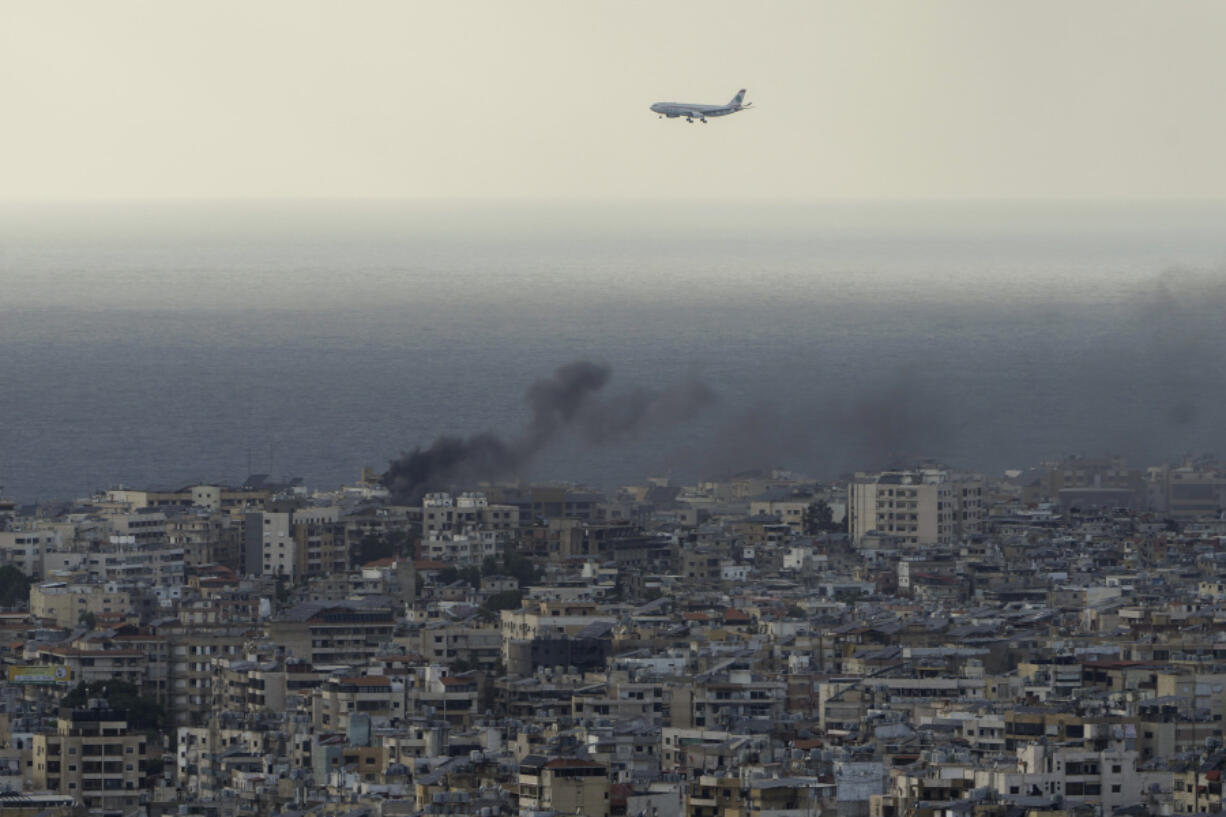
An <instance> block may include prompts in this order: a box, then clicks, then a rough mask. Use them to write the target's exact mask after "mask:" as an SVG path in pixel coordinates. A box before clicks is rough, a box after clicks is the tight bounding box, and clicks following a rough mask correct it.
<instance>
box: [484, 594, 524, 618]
mask: <svg viewBox="0 0 1226 817" xmlns="http://www.w3.org/2000/svg"><path fill="white" fill-rule="evenodd" d="M523 601H524V593H523V591H522V590H503V591H502V592H501V593H494V594H493V595H491V596H490V597H489V598H488V599H486V600H485V604H483V605H481V606H482V608H483V609H485V610H488V611H490V612H491V613H497V612H499V611H500V610H518V609H519V608H520V607H522V606H523Z"/></svg>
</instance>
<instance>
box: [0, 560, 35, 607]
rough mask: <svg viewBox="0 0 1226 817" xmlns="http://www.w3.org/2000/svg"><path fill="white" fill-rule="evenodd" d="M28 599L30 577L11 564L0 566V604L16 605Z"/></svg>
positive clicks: (27, 601)
mask: <svg viewBox="0 0 1226 817" xmlns="http://www.w3.org/2000/svg"><path fill="white" fill-rule="evenodd" d="M29 601H30V577H29V576H27V575H26V574H24V573H22V572H21V570H20V569H19V568H17V567H14V566H13V565H4V566H3V567H0V606H4V607H17V606H19V605H25V604H27V603H29Z"/></svg>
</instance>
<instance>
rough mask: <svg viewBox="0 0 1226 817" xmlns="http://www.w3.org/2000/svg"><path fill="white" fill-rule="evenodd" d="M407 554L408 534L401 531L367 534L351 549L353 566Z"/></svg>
mask: <svg viewBox="0 0 1226 817" xmlns="http://www.w3.org/2000/svg"><path fill="white" fill-rule="evenodd" d="M408 552H409V534H408V532H407V531H403V530H390V531H387V532H385V533H368V534H366V535H365V536H363V537H362V538H361V539H360V540H358V543H357V544H356V545H354V547H353V553H352V554H351V556H352V558H353V566H354V567H361V566H362V565H364V564H368V563H370V562H373V561H376V560H377V559H387V558H390V557H392V556H399V555H401V554H405V553H408Z"/></svg>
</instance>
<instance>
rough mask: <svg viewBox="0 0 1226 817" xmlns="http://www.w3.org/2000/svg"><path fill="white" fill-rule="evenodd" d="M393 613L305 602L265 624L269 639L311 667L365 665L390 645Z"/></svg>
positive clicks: (355, 604) (377, 607) (368, 606)
mask: <svg viewBox="0 0 1226 817" xmlns="http://www.w3.org/2000/svg"><path fill="white" fill-rule="evenodd" d="M394 627H395V619H394V617H393V615H392V610H391V608H389V607H385V606H383V605H381V604H378V603H371V602H365V601H337V602H304V603H303V604H299V605H298V606H297V607H294V608H292V609H291V610H288V611H286V613H285V615H284V616H282V617H281V618H279V619H277V620H274V621H270V622H269V623H268V637H269V638H271V639H272V640H273V641H275V642H276V643H278V644H283V645H284V646H285V649H286V650H287V651H288V652H289V653H290V654H291V655H293V656H295V657H296V658H300V659H302V660H304V661H310V662H311V663H312V664H357V663H365V662H366V661H368V660H369V659H370V658H371V657H373V656H374V655H375V654H376V653H377V652H378V651H379V650H380V648H382V647H383V646H384V645H385V644H387V643H388V642H389V641H391V638H392V631H393V629H394Z"/></svg>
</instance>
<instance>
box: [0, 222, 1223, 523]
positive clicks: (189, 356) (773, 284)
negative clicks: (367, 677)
mask: <svg viewBox="0 0 1226 817" xmlns="http://www.w3.org/2000/svg"><path fill="white" fill-rule="evenodd" d="M1223 216H1226V205H1223V204H1180V203H1170V204H1145V205H1140V204H1137V205H1126V204H1102V205H1097V204H1085V203H1082V204H1073V203H1059V204H1056V203H1053V204H1001V203H995V204H986V203H985V204H978V203H971V204H949V203H926V202H914V203H907V204H882V203H864V204H818V205H785V204H749V205H713V204H693V203H681V202H678V203H674V204H666V205H659V204H651V205H645V204H644V205H640V204H635V203H623V204H599V205H598V204H589V205H575V204H570V203H567V204H556V205H554V204H516V203H506V204H465V203H455V202H449V203H436V204H404V203H395V202H388V203H376V202H361V203H346V202H329V203H316V204H304V203H277V202H266V203H213V204H188V203H182V204H153V203H142V204H129V203H94V204H81V205H34V206H29V205H23V206H20V207H19V206H16V205H10V206H6V207H5V208H3V209H2V210H0V485H3V486H5V488H4V491H5V493H6V494H8V495H10V496H13V497H16V498H18V499H21V500H35V499H45V498H51V497H68V496H74V495H81V494H85V493H88V492H91V491H94V490H98V489H101V488H105V487H109V486H112V485H115V484H117V483H120V482H123V483H125V484H128V485H134V486H140V487H172V486H179V485H182V484H187V483H190V482H194V481H223V482H239V481H241V480H242V478H243V477H244V476H245V475H246V474H247V473H248V467H249V465H250V467H251V469H252V470H253V471H255V472H268V471H271V472H272V473H273V474H274V475H275V476H278V477H279V476H282V475H299V476H302V477H305V478H306V480H307V482H308V484H310V485H311V486H313V487H323V488H328V487H333V486H335V485H338V484H340V483H342V482H346V481H352V480H353V479H354V478H355V477H356V475H357V473H358V469H359V468H360V467H361V466H363V465H369V466H372V467H375V468H378V469H382V468H384V467H385V466H386V464H387V462H388V460H389V459H391V458H393V457H395V456H396V455H397V454H398V453H399V452H401V451H402V450H406V449H409V448H412V447H414V446H417V445H427V444H429V443H430V442H431V441H432V440H433V439H434V438H435V437H436V436H438V435H439V434H442V433H451V434H472V433H476V432H481V431H486V430H492V431H495V432H499V433H503V434H514V433H515V432H516V431H517V430H518V429H519V428H520V427H521V426H522V425H523V423H524V422H525V420H526V417H527V409H526V408H525V406H524V404H523V400H522V397H523V393H524V390H525V389H526V387H527V386H528V385H529V384H530V383H531V382H532V381H533V380H535V379H537V378H539V377H541V376H543V375H547V374H548V373H549V372H550V371H552V370H553V368H554V367H556V366H558V365H560V364H562V363H565V362H567V361H570V360H574V359H576V358H586V359H591V360H598V361H603V362H607V363H609V364H610V365H611V366H612V368H613V377H612V380H611V382H610V383H609V385H608V387H607V389H606V391H607V392H608V393H609V394H613V395H616V394H617V393H619V392H621V391H625V390H629V389H633V388H638V387H647V388H654V389H660V388H664V387H666V386H668V385H669V384H672V383H676V382H678V381H681V380H684V379H685V378H689V377H696V378H698V379H700V380H702V381H703V382H704V383H706V384H707V385H709V386H710V388H711V389H712V391H714V392H715V394H716V396H717V400H716V403H715V404H714V405H712V406H711V407H709V408H708V409H707V410H706V411H705V412H704V413H703V414H702V415H700V417H699V418H698V419H697V420H696V421H694V422H692V423H688V424H685V425H683V426H679V427H674V428H671V429H662V428H656V429H652V430H649V431H646V432H644V433H642V434H640V435H638V436H635V437H633V438H630V439H628V440H624V441H622V442H619V443H616V444H611V445H604V446H593V445H589V444H587V443H584V442H583V441H581V440H578V439H562V440H559V441H557V442H556V443H555V444H553V445H552V446H551V447H550V448H549V449H548V450H546V451H545V452H543V454H542V456H541V457H540V458H539V459H538V460H537V461H536V462H535V463H534V464H533V465H532V466H531V467H530V469H529V471H527V472H525V473H524V474H522V476H524V477H525V478H555V479H568V480H578V481H586V482H589V483H593V484H596V485H600V486H605V487H608V486H614V485H616V484H618V483H621V482H626V481H630V480H638V479H641V478H642V477H643V476H645V475H646V474H649V473H665V472H669V473H672V474H673V475H674V476H676V477H678V478H693V477H699V476H715V475H718V474H720V473H726V472H727V471H729V470H735V469H740V468H746V467H754V466H772V465H778V466H784V467H790V468H795V469H798V470H801V471H804V472H807V473H810V474H812V475H814V476H817V477H834V476H836V475H837V474H839V473H840V472H842V471H846V470H848V469H855V468H876V467H882V466H885V465H888V464H891V463H909V462H912V461H914V460H915V459H916V458H918V457H934V458H939V459H941V460H943V461H945V462H948V463H949V464H951V465H954V466H956V467H965V468H974V469H982V470H985V471H988V472H997V471H999V470H1001V469H1003V468H1007V467H1023V466H1026V465H1029V464H1032V463H1034V462H1037V461H1038V460H1039V459H1042V458H1045V457H1051V456H1059V455H1061V454H1064V453H1086V454H1101V453H1105V452H1115V453H1122V454H1126V455H1128V456H1129V457H1130V459H1132V460H1133V461H1134V462H1135V463H1136V464H1138V465H1144V464H1147V463H1148V462H1150V461H1157V460H1161V459H1169V458H1173V457H1177V456H1179V455H1180V454H1182V453H1184V452H1193V453H1201V452H1205V451H1212V450H1217V451H1218V452H1219V453H1222V452H1223V450H1224V449H1223V447H1222V446H1221V445H1220V443H1221V442H1222V437H1223V429H1224V428H1226V425H1224V423H1223V420H1224V419H1226V417H1224V416H1223V415H1224V414H1226V411H1224V410H1223V406H1226V400H1224V399H1223V398H1226V385H1224V384H1226V377H1224V375H1226V363H1224V362H1223V361H1224V360H1226V356H1224V355H1223V352H1224V351H1226V349H1224V348H1223V347H1224V346H1226V343H1224V341H1223V336H1224V335H1226V333H1223V332H1222V330H1221V322H1222V321H1221V315H1222V307H1223V305H1226V276H1224V275H1223V273H1222V270H1223V269H1224V268H1226V265H1224V262H1226V234H1223V233H1222V231H1221V230H1220V229H1219V225H1220V224H1222V223H1226V219H1223Z"/></svg>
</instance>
